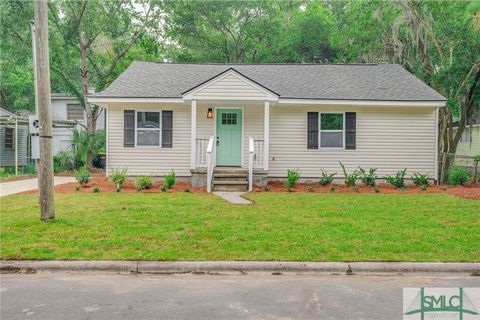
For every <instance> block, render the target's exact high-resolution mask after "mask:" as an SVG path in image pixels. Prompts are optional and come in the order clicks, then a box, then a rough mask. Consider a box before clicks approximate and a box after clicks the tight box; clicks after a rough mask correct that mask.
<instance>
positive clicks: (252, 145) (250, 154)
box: [248, 137, 255, 192]
mask: <svg viewBox="0 0 480 320" xmlns="http://www.w3.org/2000/svg"><path fill="white" fill-rule="evenodd" d="M254 154H255V143H254V139H253V138H252V137H250V138H248V191H249V192H251V191H252V190H253V156H254Z"/></svg>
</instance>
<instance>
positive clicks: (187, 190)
mask: <svg viewBox="0 0 480 320" xmlns="http://www.w3.org/2000/svg"><path fill="white" fill-rule="evenodd" d="M183 192H187V193H190V192H191V191H190V189H188V188H185V190H183Z"/></svg>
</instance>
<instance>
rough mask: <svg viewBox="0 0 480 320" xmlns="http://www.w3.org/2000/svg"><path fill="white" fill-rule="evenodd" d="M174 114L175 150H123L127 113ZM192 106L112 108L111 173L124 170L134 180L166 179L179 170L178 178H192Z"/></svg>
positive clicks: (110, 126)
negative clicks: (153, 177) (143, 176)
mask: <svg viewBox="0 0 480 320" xmlns="http://www.w3.org/2000/svg"><path fill="white" fill-rule="evenodd" d="M124 110H139V111H140V110H141V111H161V110H173V148H161V147H157V146H155V147H143V146H142V147H134V148H125V147H124V146H123V111H124ZM190 110H191V109H190V105H183V106H175V105H165V104H158V105H151V104H145V105H142V104H129V105H124V104H118V105H110V106H109V108H108V112H107V121H108V147H107V149H108V155H107V157H108V169H109V170H112V169H113V168H124V167H126V168H127V170H128V174H129V175H132V176H138V175H152V176H163V175H164V174H166V173H168V172H170V170H172V169H173V170H175V172H176V174H177V176H190V141H191V140H190V125H191V122H190V113H191V112H190Z"/></svg>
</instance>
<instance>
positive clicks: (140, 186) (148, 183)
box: [135, 176, 153, 191]
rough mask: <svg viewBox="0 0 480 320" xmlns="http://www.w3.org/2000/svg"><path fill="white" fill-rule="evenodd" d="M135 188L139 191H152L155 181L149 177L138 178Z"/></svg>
mask: <svg viewBox="0 0 480 320" xmlns="http://www.w3.org/2000/svg"><path fill="white" fill-rule="evenodd" d="M135 186H136V187H137V191H140V190H145V189H150V188H151V187H152V186H153V179H152V177H149V176H141V177H138V179H137V181H136V182H135Z"/></svg>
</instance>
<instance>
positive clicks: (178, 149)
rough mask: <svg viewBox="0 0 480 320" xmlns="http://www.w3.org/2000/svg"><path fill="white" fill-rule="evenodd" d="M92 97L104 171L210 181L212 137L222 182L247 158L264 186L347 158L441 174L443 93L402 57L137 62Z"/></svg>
mask: <svg viewBox="0 0 480 320" xmlns="http://www.w3.org/2000/svg"><path fill="white" fill-rule="evenodd" d="M89 101H90V102H91V103H95V104H97V105H100V106H102V107H104V108H106V109H107V173H108V172H110V170H111V169H112V168H123V167H127V169H128V173H129V174H130V175H133V176H138V175H154V176H162V175H165V174H166V173H168V172H169V171H170V170H172V169H173V170H175V172H176V174H177V176H179V177H185V178H192V182H193V183H194V184H200V183H205V181H206V180H207V183H210V181H212V180H211V179H210V176H209V175H208V173H209V172H211V170H208V169H207V170H206V169H205V168H206V167H207V158H208V157H207V149H208V147H207V146H208V144H209V140H210V139H212V141H211V142H212V143H211V147H212V148H211V150H208V151H209V152H208V154H209V155H210V158H211V159H212V161H211V165H212V166H215V175H214V178H213V184H214V189H217V186H218V187H219V188H218V189H220V187H225V189H228V188H227V187H228V186H229V185H237V184H238V185H241V186H244V184H245V180H243V178H244V176H243V175H244V174H245V172H246V169H247V168H249V164H250V163H251V162H253V163H252V165H253V167H254V173H255V178H254V179H255V180H256V181H257V180H260V178H262V179H261V181H262V182H263V183H264V182H265V181H266V180H275V179H283V178H285V177H286V175H287V170H288V169H294V168H296V169H299V170H300V171H301V176H302V178H305V179H313V180H317V179H318V177H319V176H320V172H321V169H326V170H328V171H329V172H341V170H340V166H339V163H338V162H339V161H341V162H342V163H344V164H345V165H346V167H347V169H348V170H349V171H353V170H354V169H357V168H358V166H361V167H363V168H369V167H375V168H378V171H377V172H378V176H379V177H384V176H385V175H391V174H394V173H395V172H396V171H397V170H399V169H404V168H407V169H408V172H409V174H411V173H412V172H413V171H420V172H424V173H428V174H429V175H430V177H431V178H435V179H436V178H437V177H436V175H437V171H438V170H437V161H436V159H437V142H436V141H437V138H436V137H437V117H438V108H439V107H442V106H444V105H445V98H444V97H442V96H441V95H440V94H438V93H437V92H435V91H434V90H433V89H431V88H430V87H429V86H427V85H426V84H425V83H423V82H422V81H421V80H419V79H418V78H416V77H414V76H413V75H412V74H410V73H409V72H407V71H406V70H404V69H403V68H402V67H400V66H399V65H391V64H379V65H377V64H350V65H348V64H345V65H341V64H340V65H334V64H231V65H229V64H170V63H147V62H134V63H133V64H132V65H131V66H130V67H129V68H128V69H127V70H126V71H125V72H123V73H122V74H121V75H120V76H119V77H118V78H117V79H116V80H115V81H114V82H113V83H112V84H111V85H110V86H109V87H108V88H107V89H106V90H104V91H102V92H99V93H96V94H92V95H90V96H89ZM250 137H251V138H253V141H252V144H250V139H249V138H250ZM213 142H214V143H213ZM250 147H252V148H250ZM250 152H251V153H252V154H253V160H252V161H251V157H250V154H251V153H250ZM221 167H229V170H221ZM241 168H243V170H242V169H241ZM206 174H207V176H208V178H206ZM229 174H230V175H229ZM236 177H237V178H238V177H241V178H240V179H235V178H236ZM254 179H251V180H254ZM222 180H223V181H224V180H227V183H223V182H222ZM237 180H238V181H239V182H238V183H237V182H235V181H237Z"/></svg>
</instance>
